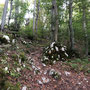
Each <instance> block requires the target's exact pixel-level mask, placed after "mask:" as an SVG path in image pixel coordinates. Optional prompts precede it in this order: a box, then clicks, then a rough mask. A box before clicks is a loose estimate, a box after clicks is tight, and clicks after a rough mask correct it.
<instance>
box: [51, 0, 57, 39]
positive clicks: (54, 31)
mask: <svg viewBox="0 0 90 90" xmlns="http://www.w3.org/2000/svg"><path fill="white" fill-rule="evenodd" d="M51 32H52V34H51V39H52V41H57V40H58V10H57V4H56V0H52V10H51Z"/></svg>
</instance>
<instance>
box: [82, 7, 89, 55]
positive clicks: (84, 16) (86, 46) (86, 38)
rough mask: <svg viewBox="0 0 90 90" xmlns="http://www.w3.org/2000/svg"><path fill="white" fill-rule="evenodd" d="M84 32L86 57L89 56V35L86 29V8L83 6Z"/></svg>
mask: <svg viewBox="0 0 90 90" xmlns="http://www.w3.org/2000/svg"><path fill="white" fill-rule="evenodd" d="M83 31H84V37H85V55H86V56H88V35H87V29H86V12H85V6H83Z"/></svg>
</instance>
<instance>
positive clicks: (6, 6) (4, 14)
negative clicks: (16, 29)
mask: <svg viewBox="0 0 90 90" xmlns="http://www.w3.org/2000/svg"><path fill="white" fill-rule="evenodd" d="M8 1H9V0H6V1H5V5H4V9H3V15H2V23H1V30H3V29H4V25H5V20H6V14H7V8H8Z"/></svg>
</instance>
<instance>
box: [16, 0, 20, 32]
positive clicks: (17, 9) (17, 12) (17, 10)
mask: <svg viewBox="0 0 90 90" xmlns="http://www.w3.org/2000/svg"><path fill="white" fill-rule="evenodd" d="M18 14H19V7H18V5H17V1H16V3H15V31H18V29H19V28H18V25H19V23H18Z"/></svg>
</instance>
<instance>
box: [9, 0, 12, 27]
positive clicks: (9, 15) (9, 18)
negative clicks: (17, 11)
mask: <svg viewBox="0 0 90 90" xmlns="http://www.w3.org/2000/svg"><path fill="white" fill-rule="evenodd" d="M12 3H13V0H11V3H10V13H9V18H8V26H9V23H10V19H11V13H12Z"/></svg>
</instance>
